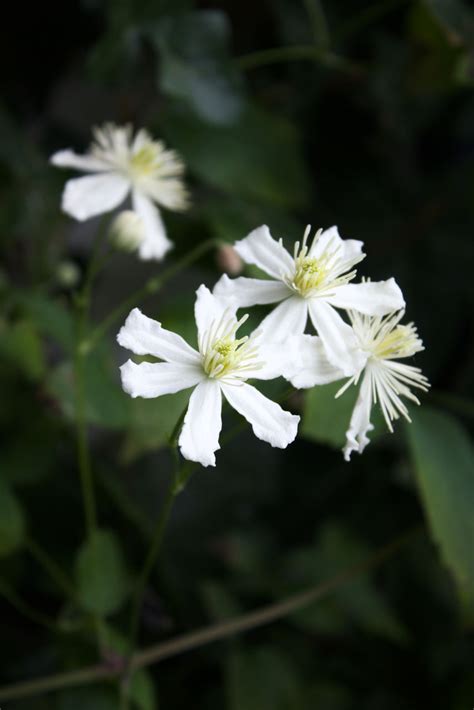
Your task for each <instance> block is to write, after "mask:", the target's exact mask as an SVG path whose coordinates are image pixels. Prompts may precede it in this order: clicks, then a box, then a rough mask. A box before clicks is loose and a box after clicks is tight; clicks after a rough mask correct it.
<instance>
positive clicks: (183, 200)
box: [51, 123, 188, 260]
mask: <svg viewBox="0 0 474 710" xmlns="http://www.w3.org/2000/svg"><path fill="white" fill-rule="evenodd" d="M51 163H52V164H53V165H56V166H58V167H61V168H75V169H76V170H81V171H84V172H88V173H94V174H93V175H88V176H86V177H80V178H75V179H73V180H68V182H67V183H66V186H65V188H64V192H63V197H62V209H63V210H64V212H67V214H70V215H71V216H72V217H74V218H75V219H78V220H80V221H83V220H86V219H89V218H90V217H95V216H97V215H99V214H103V213H104V212H109V211H110V210H113V209H115V208H116V207H118V206H119V205H120V204H122V203H123V202H124V201H125V199H126V197H127V196H128V195H129V194H130V193H131V201H132V208H133V210H134V212H135V213H136V214H137V215H138V217H139V218H140V220H141V223H142V226H143V238H142V239H141V241H140V243H139V244H138V254H139V256H140V258H141V259H158V260H159V259H162V258H163V257H164V255H165V254H166V252H167V251H168V250H169V249H171V247H172V243H171V242H170V241H169V239H168V238H167V236H166V231H165V227H164V224H163V221H162V219H161V216H160V211H159V210H158V208H157V207H156V204H158V205H160V206H162V207H166V208H168V209H170V210H177V211H180V210H184V209H186V207H187V206H188V199H187V194H186V190H185V187H184V183H183V180H182V175H183V173H184V164H183V163H182V161H181V160H180V159H179V157H178V156H177V154H176V153H175V152H174V151H172V150H166V148H165V146H164V144H163V143H162V142H161V141H155V140H153V139H152V138H151V136H150V135H149V133H148V132H147V131H145V130H143V129H142V130H139V131H138V132H137V133H136V134H135V136H133V131H132V128H131V126H129V125H127V126H123V127H120V126H115V125H114V124H112V123H107V124H105V125H104V126H103V127H102V128H95V129H94V142H93V143H92V145H91V147H90V148H89V151H88V152H87V153H86V154H85V155H77V154H76V153H74V152H73V151H72V150H60V151H59V152H58V153H55V154H54V155H53V156H52V157H51Z"/></svg>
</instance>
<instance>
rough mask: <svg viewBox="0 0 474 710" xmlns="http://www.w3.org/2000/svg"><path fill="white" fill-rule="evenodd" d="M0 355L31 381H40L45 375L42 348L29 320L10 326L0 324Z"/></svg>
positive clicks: (36, 332)
mask: <svg viewBox="0 0 474 710" xmlns="http://www.w3.org/2000/svg"><path fill="white" fill-rule="evenodd" d="M0 355H1V356H3V357H5V358H6V359H7V360H9V362H11V363H12V364H13V365H14V366H15V367H16V368H18V369H19V370H21V371H22V372H23V373H24V374H25V375H26V377H28V378H29V379H31V380H33V381H37V380H39V379H41V377H42V376H43V375H44V373H45V370H46V363H45V357H44V352H43V346H42V343H41V340H40V337H39V335H38V331H37V330H36V328H35V326H34V324H33V323H32V321H31V320H26V319H23V320H20V321H17V322H16V323H13V324H11V325H9V324H6V323H5V322H3V323H0Z"/></svg>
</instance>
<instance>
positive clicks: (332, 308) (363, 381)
mask: <svg viewBox="0 0 474 710" xmlns="http://www.w3.org/2000/svg"><path fill="white" fill-rule="evenodd" d="M52 162H53V163H54V164H55V165H59V166H62V167H73V168H77V169H79V170H84V171H86V172H93V173H95V174H94V175H92V176H87V177H81V178H77V179H74V180H69V181H68V182H67V184H66V187H65V190H64V194H63V209H64V210H65V211H66V212H68V213H69V214H71V215H72V216H73V217H75V218H76V219H79V220H83V219H87V218H88V217H92V216H94V215H97V214H100V213H103V212H106V211H109V210H112V209H114V208H116V207H117V206H119V205H120V204H122V203H123V202H124V201H125V199H126V197H127V196H128V194H129V193H131V209H125V210H123V211H122V212H120V214H119V215H118V217H117V219H116V221H115V223H114V227H113V229H112V231H111V234H112V239H113V240H114V241H115V243H120V244H121V245H122V247H123V248H127V249H130V250H132V249H138V253H139V255H140V257H141V258H142V259H161V258H163V256H164V255H165V253H166V252H167V251H168V249H169V248H170V247H171V242H170V241H169V240H168V238H167V236H166V234H165V230H164V227H163V223H162V221H161V218H160V214H159V211H158V208H157V207H156V204H159V205H161V206H164V207H167V208H169V209H174V210H182V209H185V208H186V206H187V195H186V191H185V188H184V185H183V182H182V179H181V178H182V174H183V171H184V166H183V164H182V162H181V161H180V160H179V158H178V157H177V155H176V154H175V153H174V152H173V151H170V150H166V149H165V147H164V145H163V144H162V143H161V142H159V141H155V140H152V138H151V137H150V136H149V134H148V133H147V132H146V131H144V130H140V131H138V133H137V134H136V135H135V136H134V137H133V134H132V130H131V128H130V127H128V126H126V127H124V128H120V127H116V126H114V125H105V126H104V127H103V128H101V129H97V130H96V131H95V142H94V143H93V144H92V146H91V148H90V150H89V152H88V153H87V154H86V155H84V156H79V155H76V154H75V153H73V152H72V151H71V150H63V151H60V152H59V153H56V154H55V155H54V156H53V157H52ZM155 203H156V204H155ZM310 231H311V230H310V227H307V229H306V231H305V233H304V236H303V240H302V242H301V243H300V242H297V243H296V244H295V246H294V250H293V254H292V255H291V254H290V253H289V252H288V251H287V250H286V249H285V247H284V246H283V242H282V240H281V239H280V240H279V241H276V240H275V239H273V238H272V236H271V234H270V231H269V229H268V227H267V226H262V227H259V228H258V229H255V230H254V231H253V232H251V233H250V234H249V235H248V236H247V237H246V238H245V239H242V240H240V241H238V242H236V244H235V245H234V248H235V251H236V252H237V254H238V257H239V258H240V259H242V261H243V262H245V263H247V264H251V265H254V266H257V267H258V268H259V269H260V270H261V271H263V272H265V273H266V274H267V275H268V276H269V277H270V278H268V279H256V278H246V277H238V278H235V279H230V278H229V277H228V276H227V275H223V276H222V277H221V278H220V280H219V281H218V282H217V284H216V285H215V286H214V289H213V292H212V293H211V292H210V291H209V289H208V288H206V286H204V285H201V286H200V287H199V289H198V290H197V297H196V304H195V319H196V326H197V343H198V347H197V349H196V348H192V347H191V346H190V345H188V344H187V343H186V342H185V341H184V340H183V339H182V338H181V336H179V335H177V334H175V333H172V332H170V331H168V330H165V329H164V328H163V327H162V325H161V323H159V322H157V321H154V320H152V319H150V318H148V317H147V316H145V315H143V314H142V313H141V312H140V310H139V309H138V308H135V309H134V310H132V312H131V313H130V315H129V316H128V318H127V320H126V322H125V325H124V326H123V327H122V329H121V330H120V332H119V334H118V342H119V343H120V345H122V346H123V347H125V348H128V349H129V350H131V351H132V352H133V353H135V354H136V355H141V356H143V355H152V356H154V357H155V358H158V360H159V362H141V363H140V364H136V363H135V362H133V361H132V360H128V361H127V362H126V363H125V364H124V365H123V366H122V367H121V375H122V385H123V388H124V390H125V391H126V392H127V393H128V394H130V395H131V396H132V397H147V398H149V397H159V396H160V395H164V394H172V393H175V392H178V391H180V390H185V389H191V388H193V391H192V393H191V395H190V399H189V405H188V408H187V412H186V414H185V416H184V420H183V426H182V429H181V432H180V435H179V447H180V450H181V453H182V455H183V456H184V457H185V458H187V459H190V460H192V461H196V462H199V463H201V464H202V465H203V466H209V465H211V466H214V465H215V452H216V451H217V450H218V449H219V434H220V431H221V427H222V416H221V410H222V400H223V398H224V399H225V400H226V401H227V402H228V403H229V404H230V405H231V407H233V408H234V409H235V410H236V411H237V412H239V413H240V414H241V415H242V416H244V417H245V418H246V419H247V421H248V422H249V423H250V424H251V426H252V429H253V431H254V433H255V435H256V436H257V437H258V438H260V439H262V440H263V441H266V442H268V443H270V444H271V445H272V446H276V447H279V448H285V447H286V446H288V444H290V443H291V442H292V441H293V440H294V439H295V437H296V434H297V428H298V422H299V417H298V416H297V415H294V414H291V413H289V412H287V411H285V410H284V409H282V408H281V407H280V405H279V404H277V403H275V402H273V401H272V400H270V399H268V398H267V397H265V396H264V395H263V394H261V393H260V392H259V390H257V389H256V388H255V387H254V386H252V385H250V384H248V380H269V379H273V378H276V377H284V378H285V379H287V380H288V381H289V382H290V383H291V384H292V385H293V386H294V387H296V388H309V387H314V386H316V385H322V384H326V383H329V382H334V381H337V380H342V379H344V378H348V379H347V381H346V382H345V384H344V385H343V386H342V387H341V389H340V390H339V392H338V394H337V395H336V396H340V395H342V394H343V393H344V392H345V391H346V390H347V389H348V388H349V387H350V386H351V385H353V384H354V385H359V393H358V397H357V401H356V404H355V407H354V411H353V413H352V416H351V419H350V422H349V428H348V430H347V433H346V437H347V440H346V445H345V447H344V457H345V459H346V460H349V458H350V456H351V453H352V452H354V451H356V452H359V453H361V452H362V451H363V450H364V448H365V447H366V446H367V444H368V443H369V439H368V436H367V435H368V433H369V432H370V431H371V430H372V429H373V426H372V423H371V421H370V418H371V410H372V405H373V404H374V403H378V404H379V405H380V408H381V410H382V413H383V416H384V418H385V421H386V423H387V426H388V428H389V430H390V431H393V424H392V423H393V421H394V420H396V419H398V418H399V417H400V416H403V417H405V418H406V419H407V420H408V421H409V414H408V409H407V407H406V404H405V403H404V402H403V400H402V397H403V398H406V399H408V400H411V401H413V402H416V403H419V402H418V399H417V398H416V396H415V395H414V394H413V392H412V389H413V388H416V389H419V390H424V391H426V390H427V388H428V387H429V384H428V381H427V379H426V377H424V376H423V375H422V373H421V371H420V370H419V369H418V368H416V367H413V366H412V365H407V364H405V363H402V362H399V360H400V359H404V358H407V357H411V356H413V355H415V354H416V353H417V352H420V351H421V350H423V345H422V342H421V340H420V338H419V337H418V335H417V331H416V328H415V327H414V325H413V324H412V323H409V324H408V325H402V324H401V323H400V321H401V319H402V318H403V315H404V312H405V311H404V308H405V301H404V299H403V295H402V292H401V290H400V288H399V287H398V285H397V284H396V282H395V280H394V279H393V278H390V279H388V280H387V281H379V282H372V281H370V280H362V281H361V282H359V283H354V279H355V278H356V275H357V270H356V266H357V264H359V263H360V262H361V261H362V260H363V259H364V258H365V254H364V252H363V251H362V248H363V243H362V242H360V241H357V240H354V239H342V238H341V237H340V235H339V232H338V229H337V227H331V228H330V229H327V230H324V231H323V230H319V231H318V232H317V233H316V234H315V235H314V237H313V239H312V240H311V239H310ZM268 304H277V305H276V306H275V308H274V309H273V310H272V311H271V312H270V314H269V315H268V316H267V317H266V318H264V319H263V321H262V322H261V323H260V326H259V327H258V328H257V330H255V331H254V332H253V333H252V334H250V335H248V336H243V337H238V335H237V331H238V330H239V328H240V327H241V326H242V325H243V324H244V322H245V321H246V319H247V315H244V316H243V317H241V318H240V319H239V318H238V317H237V315H236V314H237V311H238V310H239V309H241V308H249V307H252V306H255V305H268ZM341 312H342V314H341ZM344 316H345V317H344ZM308 322H309V323H310V324H311V326H312V328H313V329H314V331H315V332H316V335H312V334H305V331H306V328H307V325H308Z"/></svg>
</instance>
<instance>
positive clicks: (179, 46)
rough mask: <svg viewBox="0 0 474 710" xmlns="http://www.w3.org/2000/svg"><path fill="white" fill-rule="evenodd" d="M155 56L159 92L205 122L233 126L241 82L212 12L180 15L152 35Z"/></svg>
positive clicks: (224, 28)
mask: <svg viewBox="0 0 474 710" xmlns="http://www.w3.org/2000/svg"><path fill="white" fill-rule="evenodd" d="M152 39H153V41H154V43H155V45H156V46H157V47H158V48H159V50H160V89H161V90H162V91H164V92H165V93H167V94H170V95H171V96H175V97H178V98H180V99H183V100H184V101H185V102H186V103H187V104H188V106H189V108H191V109H192V111H194V112H195V113H196V115H197V116H199V117H200V118H201V119H203V120H205V121H209V122H210V123H216V124H226V123H232V122H234V121H235V120H236V119H237V118H238V117H239V115H240V113H241V111H242V108H243V104H244V100H243V81H242V77H241V75H240V73H239V71H238V69H237V67H236V65H235V63H234V62H233V61H232V58H231V56H230V52H229V49H228V48H229V45H230V25H229V22H228V19H227V17H226V15H225V14H224V13H223V12H220V11H218V10H202V11H197V12H188V13H182V14H179V15H175V16H170V17H167V18H165V19H164V20H162V21H161V22H160V23H159V25H158V26H157V27H156V29H155V30H154V31H153V33H152Z"/></svg>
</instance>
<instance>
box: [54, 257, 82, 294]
mask: <svg viewBox="0 0 474 710" xmlns="http://www.w3.org/2000/svg"><path fill="white" fill-rule="evenodd" d="M80 278H81V270H80V269H79V267H78V265H77V264H76V263H75V262H74V261H69V259H65V260H64V261H60V262H59V264H58V265H57V267H56V281H57V282H58V284H59V285H60V286H62V287H63V288H74V287H75V286H77V284H78V283H79V280H80Z"/></svg>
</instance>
